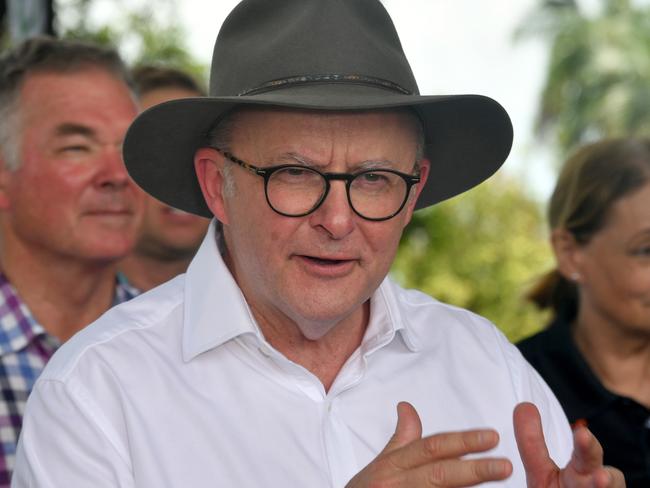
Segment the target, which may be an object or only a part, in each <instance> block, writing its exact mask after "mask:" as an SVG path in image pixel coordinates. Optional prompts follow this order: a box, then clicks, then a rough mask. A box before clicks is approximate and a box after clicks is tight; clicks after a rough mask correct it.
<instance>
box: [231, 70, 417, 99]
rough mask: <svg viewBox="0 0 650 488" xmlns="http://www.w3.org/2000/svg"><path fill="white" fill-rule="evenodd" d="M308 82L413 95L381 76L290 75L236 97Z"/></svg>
mask: <svg viewBox="0 0 650 488" xmlns="http://www.w3.org/2000/svg"><path fill="white" fill-rule="evenodd" d="M309 83H354V84H360V85H369V86H377V87H380V88H386V89H388V90H393V91H396V92H400V93H402V94H404V95H413V92H412V91H410V90H407V89H406V88H403V87H401V86H400V85H398V84H397V83H393V82H392V81H388V80H383V79H381V78H374V77H372V76H364V75H301V76H292V77H290V78H280V79H278V80H273V81H267V82H266V83H263V84H261V85H260V86H257V87H255V88H251V89H249V90H245V91H243V92H241V93H239V94H237V96H238V97H242V96H244V95H255V94H257V93H262V92H265V91H269V90H275V89H278V88H284V87H287V86H295V85H306V84H309Z"/></svg>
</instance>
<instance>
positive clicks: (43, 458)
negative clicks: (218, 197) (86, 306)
mask: <svg viewBox="0 0 650 488" xmlns="http://www.w3.org/2000/svg"><path fill="white" fill-rule="evenodd" d="M402 400H405V401H408V402H410V403H412V404H413V405H414V406H415V408H416V409H417V411H418V412H419V414H420V416H421V418H422V423H423V428H424V433H425V435H427V434H433V433H436V432H445V431H453V430H465V429H470V428H477V427H492V428H495V429H496V430H497V431H498V432H499V433H500V435H501V441H500V444H499V446H498V447H497V448H496V449H495V450H494V451H493V452H492V453H491V455H495V456H505V457H508V458H509V459H511V460H512V461H513V464H514V473H513V475H512V477H511V478H510V479H509V480H508V481H505V482H503V483H501V484H499V486H509V487H513V488H521V487H522V486H525V484H526V483H525V474H524V472H523V467H522V465H521V461H520V459H519V454H518V451H517V447H516V444H515V440H514V434H513V427H512V410H513V408H514V406H515V405H516V404H517V403H519V402H521V401H524V400H528V401H532V402H534V403H535V404H537V406H538V407H539V408H540V411H541V414H542V418H543V419H544V430H545V435H546V440H547V443H548V445H549V450H550V452H551V455H552V457H553V458H554V459H555V460H556V462H557V463H558V464H559V465H561V466H563V465H564V464H566V462H568V460H569V457H570V454H571V450H572V437H571V432H570V428H569V425H568V423H567V421H566V418H565V416H564V414H563V412H562V410H561V408H560V406H559V404H558V403H557V401H556V399H555V397H554V396H553V394H552V393H551V392H550V390H549V389H548V387H547V386H546V385H545V384H544V382H543V381H542V380H541V379H540V377H539V376H538V375H537V374H536V373H535V372H534V371H533V370H532V368H531V367H530V366H529V365H528V364H527V363H526V362H525V361H524V359H522V357H521V355H520V354H519V352H518V351H517V349H516V348H515V347H513V346H512V345H511V344H509V343H508V342H507V340H506V339H505V338H504V337H503V336H502V334H501V333H500V332H499V331H498V330H497V329H496V328H495V327H494V326H493V325H492V324H491V323H489V322H488V321H486V320H484V319H482V318H480V317H478V316H476V315H474V314H472V313H470V312H468V311H466V310H462V309H459V308H456V307H452V306H449V305H445V304H442V303H440V302H437V301H436V300H434V299H432V298H430V297H428V296H426V295H424V294H422V293H419V292H416V291H407V290H404V289H401V288H400V287H398V286H397V285H396V284H394V283H393V282H392V281H391V280H390V279H386V280H385V281H384V282H383V283H382V285H381V286H380V287H379V289H378V290H377V291H376V292H375V293H374V295H373V296H372V298H371V313H370V323H369V325H368V329H367V333H366V335H365V338H364V339H363V343H362V344H361V346H360V347H359V349H358V350H357V351H355V352H354V354H352V356H351V357H350V358H349V360H348V361H347V362H346V364H345V365H344V366H343V368H342V369H341V371H340V373H339V375H338V377H337V378H336V380H335V381H334V384H333V385H332V387H331V388H330V390H329V391H328V392H325V390H324V388H323V385H322V384H321V382H320V381H319V380H318V378H317V377H316V376H314V375H313V374H312V373H310V372H309V371H307V370H306V369H305V368H303V367H302V366H300V365H298V364H296V363H293V362H292V361H290V360H288V359H287V358H286V357H284V356H283V355H282V354H280V353H279V352H278V351H276V350H275V349H274V348H273V347H272V346H271V345H270V344H269V343H268V342H266V341H265V339H264V337H263V336H262V334H261V333H260V330H259V328H258V327H257V325H256V323H255V319H254V318H253V316H252V314H251V311H250V309H249V308H248V306H247V304H246V301H245V300H244V297H243V295H242V294H241V292H240V290H239V288H238V287H237V284H236V283H235V281H234V280H233V278H232V276H231V275H230V273H229V271H228V269H227V268H226V266H225V265H224V263H223V261H222V259H221V256H220V253H219V251H218V249H217V245H216V243H215V239H214V224H213V225H212V226H211V227H210V230H209V231H208V234H207V237H206V239H205V241H204V242H203V244H202V246H201V249H200V250H199V252H198V254H197V256H196V257H195V259H194V261H193V262H192V264H191V265H190V267H189V269H188V272H187V274H186V275H184V276H180V277H177V278H175V279H174V280H172V281H170V282H168V283H166V284H164V285H163V286H161V287H158V288H156V289H154V290H152V291H150V292H148V293H146V294H144V295H141V296H140V297H139V298H136V299H134V300H132V301H131V302H129V303H126V304H124V305H121V306H118V307H116V308H113V309H112V310H110V311H109V312H107V313H106V314H105V315H104V316H102V317H101V318H100V319H99V320H98V321H96V322H95V323H94V324H93V325H91V326H89V327H87V328H86V329H84V330H83V331H82V332H81V333H79V334H77V335H76V336H75V337H73V338H72V339H71V340H70V341H69V342H67V343H66V344H65V345H64V346H63V347H62V348H61V349H60V350H59V351H58V352H57V353H56V355H55V356H54V358H53V359H52V360H51V361H50V363H49V364H48V366H47V368H46V369H45V371H44V372H43V374H42V375H41V377H40V379H39V381H38V383H37V385H36V388H35V390H34V392H33V393H32V395H31V397H30V399H29V402H28V406H27V414H26V417H25V421H24V427H23V431H22V436H21V440H20V445H19V453H18V460H17V465H16V473H15V476H14V480H13V485H12V486H14V487H28V486H29V487H39V488H48V487H57V488H61V487H66V488H68V487H70V488H76V487H93V488H104V487H124V488H126V487H135V486H137V487H143V488H150V487H151V488H165V487H176V488H187V487H192V488H200V487H239V488H244V487H260V486H272V487H276V486H277V487H309V488H320V487H323V488H324V487H342V486H344V485H345V484H346V482H347V481H348V480H349V479H350V478H351V477H352V476H353V475H355V474H356V473H357V472H358V471H360V470H361V469H362V468H363V467H364V466H366V465H367V464H368V463H369V462H370V461H371V460H372V459H373V458H374V457H375V456H376V455H377V454H378V453H379V452H380V451H381V450H382V449H383V447H384V446H385V444H386V443H387V441H388V440H389V438H390V437H391V435H392V433H393V432H394V429H395V423H396V419H397V415H396V405H397V403H398V402H399V401H402Z"/></svg>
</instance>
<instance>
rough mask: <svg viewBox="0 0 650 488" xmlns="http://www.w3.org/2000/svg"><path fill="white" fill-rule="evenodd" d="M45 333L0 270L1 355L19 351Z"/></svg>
mask: <svg viewBox="0 0 650 488" xmlns="http://www.w3.org/2000/svg"><path fill="white" fill-rule="evenodd" d="M45 333H46V332H45V329H43V327H42V326H41V324H39V323H38V322H36V319H35V318H34V316H33V315H32V313H31V311H30V310H29V308H27V305H25V303H24V302H23V301H22V300H21V299H20V296H19V295H18V293H17V292H16V289H15V288H14V287H13V286H12V285H11V283H10V282H9V280H8V279H7V276H6V275H5V274H4V273H3V272H1V271H0V355H4V354H7V353H12V352H16V351H19V350H21V349H23V348H24V347H25V346H27V344H29V343H30V342H31V341H32V340H34V338H35V337H37V336H39V335H41V334H45Z"/></svg>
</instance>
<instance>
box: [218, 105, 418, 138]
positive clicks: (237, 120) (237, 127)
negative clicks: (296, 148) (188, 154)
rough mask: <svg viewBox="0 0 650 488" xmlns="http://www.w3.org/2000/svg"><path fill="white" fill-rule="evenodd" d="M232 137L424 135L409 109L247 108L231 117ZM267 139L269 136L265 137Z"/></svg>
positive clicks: (413, 113)
mask: <svg viewBox="0 0 650 488" xmlns="http://www.w3.org/2000/svg"><path fill="white" fill-rule="evenodd" d="M230 120H231V127H230V130H231V135H232V136H233V138H238V137H237V136H239V135H246V136H252V137H258V136H263V137H264V136H266V135H268V134H269V132H283V133H285V134H286V135H287V137H291V136H297V135H298V134H301V135H303V136H304V135H305V134H309V133H311V132H322V131H330V130H332V131H334V130H336V129H339V130H343V131H346V130H357V131H359V130H365V129H368V130H372V129H374V130H376V131H383V130H386V128H387V127H392V128H396V127H403V128H405V130H407V131H411V132H413V133H418V132H421V128H420V127H421V125H420V121H419V118H418V117H417V116H416V115H415V112H414V111H413V110H411V109H409V108H396V109H375V110H363V111H359V110H356V111H353V110H304V109H293V108H281V107H258V106H254V107H244V108H241V109H238V110H237V111H236V112H234V113H233V114H231V119H230ZM264 138H266V137H264Z"/></svg>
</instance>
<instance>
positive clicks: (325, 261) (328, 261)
mask: <svg viewBox="0 0 650 488" xmlns="http://www.w3.org/2000/svg"><path fill="white" fill-rule="evenodd" d="M303 257H304V258H306V259H308V260H310V261H313V262H314V263H316V264H321V265H336V264H341V263H345V262H348V260H344V259H327V258H317V257H314V256H303Z"/></svg>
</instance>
